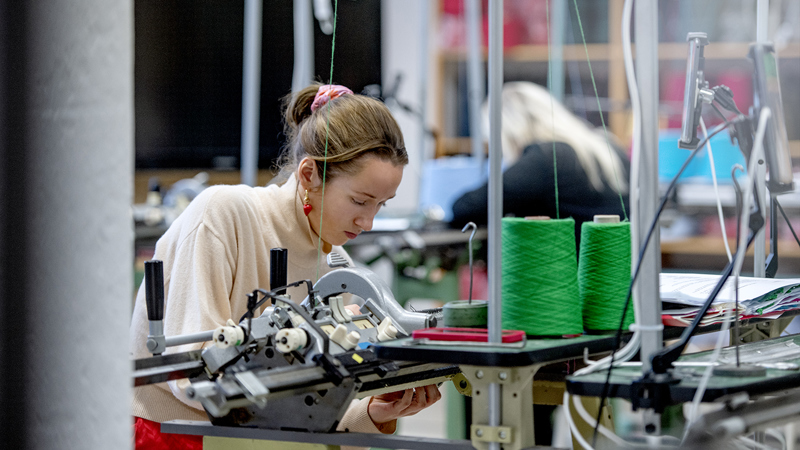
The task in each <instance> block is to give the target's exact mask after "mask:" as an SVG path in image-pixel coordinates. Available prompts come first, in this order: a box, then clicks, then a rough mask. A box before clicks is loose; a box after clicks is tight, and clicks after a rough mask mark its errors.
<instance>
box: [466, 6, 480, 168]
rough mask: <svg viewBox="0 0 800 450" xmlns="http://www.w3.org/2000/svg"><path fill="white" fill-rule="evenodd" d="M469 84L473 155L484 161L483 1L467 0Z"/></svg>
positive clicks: (468, 95) (476, 159) (470, 129)
mask: <svg viewBox="0 0 800 450" xmlns="http://www.w3.org/2000/svg"><path fill="white" fill-rule="evenodd" d="M464 6H465V7H466V15H467V48H468V49H469V51H468V53H467V85H468V87H469V90H468V94H467V98H468V99H469V136H470V139H471V144H472V157H473V158H475V161H477V162H481V161H483V131H482V130H481V103H482V102H483V97H484V83H485V81H484V77H483V57H482V53H483V51H482V50H483V42H481V34H482V32H481V30H483V27H482V26H481V2H480V0H467V1H466V3H465V5H464Z"/></svg>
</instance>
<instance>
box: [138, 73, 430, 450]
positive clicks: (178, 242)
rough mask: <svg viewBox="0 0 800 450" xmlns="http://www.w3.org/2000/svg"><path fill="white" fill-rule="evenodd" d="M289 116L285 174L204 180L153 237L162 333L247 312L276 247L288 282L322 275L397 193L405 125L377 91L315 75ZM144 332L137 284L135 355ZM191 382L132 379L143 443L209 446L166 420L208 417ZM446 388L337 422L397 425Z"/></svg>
mask: <svg viewBox="0 0 800 450" xmlns="http://www.w3.org/2000/svg"><path fill="white" fill-rule="evenodd" d="M285 123H286V134H287V138H288V146H287V148H286V151H285V154H284V156H283V158H282V170H281V175H279V177H282V178H284V179H286V181H285V182H284V183H283V184H282V185H277V184H273V185H270V186H267V187H255V188H253V187H248V186H215V187H211V188H208V189H206V190H205V191H203V193H202V194H200V195H199V196H198V197H197V198H195V199H194V200H193V201H192V203H191V204H190V205H189V207H188V208H187V209H186V210H185V211H184V212H183V213H182V214H181V216H180V217H178V219H177V220H176V221H175V222H174V223H173V224H172V226H171V227H170V228H169V230H167V232H166V233H165V234H164V236H163V237H162V238H161V239H160V240H159V241H158V243H157V244H156V252H155V256H154V259H159V260H162V261H163V262H164V284H165V286H164V295H165V299H166V302H165V303H166V306H165V313H164V334H165V335H166V336H172V335H179V334H186V333H195V332H199V331H205V330H210V329H214V328H216V327H218V326H220V325H224V324H225V323H226V321H227V320H228V319H234V320H237V319H238V318H239V317H241V316H242V315H243V314H244V313H245V311H246V306H247V294H248V293H249V292H251V291H252V290H253V289H255V288H259V287H262V288H263V287H268V286H269V260H270V259H269V251H270V249H272V248H275V247H283V248H286V249H288V250H289V267H288V279H289V281H296V280H302V279H311V280H316V279H318V277H320V276H322V275H323V274H325V273H327V272H328V271H330V270H331V269H329V268H328V266H327V264H325V258H326V255H327V254H328V253H330V252H331V251H336V252H338V253H340V254H342V255H346V253H345V251H344V250H343V249H342V248H341V247H340V246H341V245H342V244H344V243H346V242H347V241H348V240H350V239H353V238H355V237H356V236H358V234H359V233H361V232H362V231H369V230H370V229H372V220H373V218H374V217H375V214H376V213H377V212H378V210H380V208H381V207H382V206H383V205H384V204H385V203H386V202H387V201H388V200H389V199H391V198H392V197H394V196H395V192H396V190H397V187H398V186H399V185H400V180H401V179H402V176H403V168H404V166H405V165H406V164H407V163H408V155H407V153H406V149H405V145H404V143H403V136H402V133H401V132H400V128H399V127H398V125H397V123H396V122H395V120H394V118H393V117H392V116H391V114H390V112H389V110H388V108H386V107H385V106H384V105H383V104H382V103H381V102H379V101H377V100H375V99H373V98H370V97H366V96H361V95H356V94H353V92H352V91H350V90H349V89H347V88H345V87H343V86H337V85H325V86H320V85H313V86H310V87H308V88H306V89H304V90H302V91H300V92H298V93H296V94H295V95H294V96H293V97H291V98H290V100H289V101H288V102H287V105H286V112H285ZM326 142H327V153H326ZM326 155H327V156H326ZM318 247H321V251H318ZM288 294H290V295H291V297H292V299H294V300H296V301H300V300H302V299H303V298H304V297H305V293H304V292H303V290H302V288H290V289H289V291H288ZM260 312H261V311H258V313H260ZM147 332H148V322H147V314H146V307H145V294H144V289H140V290H139V294H138V296H137V298H136V304H135V307H134V311H133V321H132V325H131V342H132V357H133V358H145V357H149V356H151V355H150V354H149V353H148V352H147V349H146V347H145V342H146V340H147ZM204 345H208V344H207V343H206V344H203V345H201V344H194V345H184V346H180V347H175V348H170V349H169V350H168V353H173V352H181V351H188V350H192V349H198V348H201V347H203V346H204ZM188 386H189V382H188V380H178V381H171V382H167V383H161V384H156V385H148V386H142V387H138V388H136V389H135V390H134V396H133V415H134V416H135V434H136V448H137V449H145V448H147V449H161V448H173V449H174V448H190V449H194V448H197V449H200V448H202V439H201V438H199V437H193V436H183V435H169V434H161V433H160V431H159V429H160V424H159V422H164V421H167V420H175V419H185V420H207V416H206V414H205V413H204V412H203V409H202V407H201V405H200V404H199V403H198V402H195V401H192V400H190V399H189V398H188V397H187V396H186V394H185V390H186V388H187V387H188ZM439 398H440V394H439V391H438V389H437V388H436V387H435V386H427V387H423V388H416V389H409V390H406V391H404V392H399V393H394V394H387V395H382V396H375V397H371V398H367V399H363V400H361V401H358V402H354V403H353V405H351V407H350V408H349V409H348V410H347V413H346V414H345V416H344V418H343V419H342V421H341V423H340V425H339V429H340V430H349V431H358V432H375V433H377V432H383V433H392V432H394V430H395V426H396V419H397V418H398V417H403V416H407V415H411V414H415V413H417V412H419V411H420V410H422V409H424V408H425V407H427V406H429V405H431V404H433V403H434V402H436V401H437V400H439Z"/></svg>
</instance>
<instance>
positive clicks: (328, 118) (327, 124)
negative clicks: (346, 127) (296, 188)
mask: <svg viewBox="0 0 800 450" xmlns="http://www.w3.org/2000/svg"><path fill="white" fill-rule="evenodd" d="M338 12H339V0H334V2H333V34H332V35H331V74H330V76H329V77H328V84H329V85H330V84H333V55H334V51H335V50H336V19H337V17H338ZM326 108H327V110H326V112H327V115H326V116H325V154H324V160H323V162H322V201H321V202H320V205H319V236H317V280H319V265H320V262H319V257H320V255H321V254H322V217H323V213H324V212H325V178H326V175H327V173H328V134H329V132H330V128H331V114H330V113H331V102H330V101H328V103H327V106H326Z"/></svg>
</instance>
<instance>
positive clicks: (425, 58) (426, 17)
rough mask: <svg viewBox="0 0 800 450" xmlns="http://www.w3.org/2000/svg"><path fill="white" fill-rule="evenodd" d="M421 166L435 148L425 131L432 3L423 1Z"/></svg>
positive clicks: (420, 10)
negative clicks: (432, 146)
mask: <svg viewBox="0 0 800 450" xmlns="http://www.w3.org/2000/svg"><path fill="white" fill-rule="evenodd" d="M419 14H420V22H419V28H420V29H419V72H418V76H419V130H420V131H419V143H418V144H417V145H419V157H420V161H419V167H420V168H422V167H424V166H425V161H426V160H428V159H429V158H433V157H434V155H433V151H432V150H433V149H431V150H428V145H427V144H428V142H429V138H430V137H429V136H428V134H427V133H426V132H425V130H426V129H427V128H428V66H429V61H430V57H431V51H430V38H429V35H430V31H429V30H430V27H431V26H430V21H431V4H430V3H428V2H427V1H422V2H420V4H419Z"/></svg>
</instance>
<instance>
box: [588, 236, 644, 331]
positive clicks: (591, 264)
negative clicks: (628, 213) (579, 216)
mask: <svg viewBox="0 0 800 450" xmlns="http://www.w3.org/2000/svg"><path fill="white" fill-rule="evenodd" d="M630 283H631V227H630V223H629V222H624V223H593V222H584V223H583V225H582V226H581V249H580V258H579V263H578V285H579V287H580V297H581V302H582V303H583V326H584V328H585V329H586V330H592V331H611V330H616V329H617V328H618V327H619V321H620V318H621V317H622V309H623V308H624V307H625V298H626V296H627V294H628V288H629V287H630ZM631 305H632V303H631ZM633 321H634V313H633V307H632V306H630V307H629V309H628V312H627V313H626V314H625V323H624V329H625V330H627V329H628V327H629V326H630V324H632V323H633Z"/></svg>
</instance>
